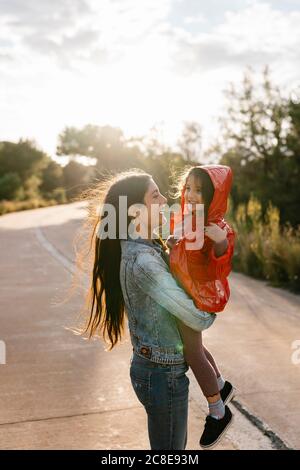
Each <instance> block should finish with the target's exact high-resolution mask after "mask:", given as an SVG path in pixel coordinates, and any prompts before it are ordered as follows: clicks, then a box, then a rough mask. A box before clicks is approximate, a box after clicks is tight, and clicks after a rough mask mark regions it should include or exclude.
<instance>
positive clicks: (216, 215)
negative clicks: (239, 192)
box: [181, 165, 232, 223]
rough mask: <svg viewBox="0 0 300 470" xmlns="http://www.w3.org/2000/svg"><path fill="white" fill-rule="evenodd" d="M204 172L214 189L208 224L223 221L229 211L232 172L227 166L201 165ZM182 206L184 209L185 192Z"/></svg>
mask: <svg viewBox="0 0 300 470" xmlns="http://www.w3.org/2000/svg"><path fill="white" fill-rule="evenodd" d="M199 168H201V169H202V170H203V171H205V172H206V173H208V175H209V177H210V179H211V181H212V184H213V187H214V196H213V199H212V201H211V203H210V206H209V210H208V216H207V223H210V222H214V221H217V220H219V219H222V218H223V217H224V215H225V214H226V211H227V200H228V196H229V193H230V189H231V184H232V170H231V168H230V167H229V166H225V165H201V166H199ZM181 196H182V197H181V205H182V208H183V207H184V190H183V191H182V195H181Z"/></svg>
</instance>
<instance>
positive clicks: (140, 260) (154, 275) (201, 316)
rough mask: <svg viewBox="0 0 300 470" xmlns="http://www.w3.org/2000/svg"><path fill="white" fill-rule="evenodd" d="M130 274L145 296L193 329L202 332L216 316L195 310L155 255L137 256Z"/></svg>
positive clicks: (162, 262)
mask: <svg viewBox="0 0 300 470" xmlns="http://www.w3.org/2000/svg"><path fill="white" fill-rule="evenodd" d="M133 274H134V277H135V282H136V284H137V286H138V287H139V288H140V289H141V290H142V291H143V292H144V293H145V294H146V295H149V296H150V297H152V298H153V299H154V300H155V301H156V302H157V303H158V304H159V305H161V306H162V307H164V308H165V309H166V310H167V311H168V312H170V313H171V314H172V315H174V316H175V317H177V318H178V319H179V320H181V321H182V322H183V323H184V324H185V325H187V326H189V327H190V328H192V329H193V330H195V331H202V330H205V329H206V328H208V327H209V326H210V325H211V324H212V323H213V322H214V320H215V318H216V315H215V314H214V313H207V312H203V311H201V310H198V309H197V308H196V307H195V305H194V302H193V300H192V299H191V298H190V297H189V296H188V295H187V294H186V292H185V291H184V290H183V289H181V287H179V286H178V284H177V282H176V281H175V279H174V278H173V276H172V274H171V273H170V271H169V269H168V267H167V265H166V263H165V262H164V261H163V259H162V258H161V257H160V256H159V255H156V256H155V255H152V254H151V253H149V252H145V253H140V254H139V255H138V256H137V258H136V260H135V262H134V264H133Z"/></svg>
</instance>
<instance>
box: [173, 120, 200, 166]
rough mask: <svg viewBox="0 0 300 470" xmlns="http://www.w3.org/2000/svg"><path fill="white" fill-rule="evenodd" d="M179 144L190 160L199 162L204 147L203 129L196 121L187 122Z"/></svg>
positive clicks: (186, 157)
mask: <svg viewBox="0 0 300 470" xmlns="http://www.w3.org/2000/svg"><path fill="white" fill-rule="evenodd" d="M178 146H179V148H180V150H181V152H182V154H183V156H184V158H185V159H186V160H187V161H188V162H197V161H198V162H199V161H200V159H201V149H202V129H201V126H200V124H199V123H197V122H195V121H190V122H185V125H184V129H183V131H182V135H181V137H180V138H179V139H178Z"/></svg>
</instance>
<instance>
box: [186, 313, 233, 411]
mask: <svg viewBox="0 0 300 470" xmlns="http://www.w3.org/2000/svg"><path fill="white" fill-rule="evenodd" d="M178 327H179V331H180V334H181V337H182V340H183V344H184V356H185V359H186V362H187V363H188V364H189V365H190V367H191V369H192V371H193V373H194V376H195V377H196V379H197V382H198V384H199V385H200V388H201V390H202V392H203V395H204V396H205V397H206V399H207V401H208V408H209V413H210V415H212V416H214V417H215V418H217V419H221V418H223V416H224V414H225V406H224V403H223V401H222V399H221V395H220V391H219V385H218V380H217V375H216V372H215V369H214V367H213V366H212V364H211V363H210V361H209V360H208V359H207V357H206V354H205V351H204V348H203V345H202V333H201V331H200V332H198V331H194V330H192V329H191V328H189V327H188V326H186V325H184V324H183V323H182V322H179V321H178Z"/></svg>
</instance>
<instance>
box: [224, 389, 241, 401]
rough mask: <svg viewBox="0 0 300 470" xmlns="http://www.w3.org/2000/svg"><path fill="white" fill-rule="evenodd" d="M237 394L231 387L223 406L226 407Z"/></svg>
mask: <svg viewBox="0 0 300 470" xmlns="http://www.w3.org/2000/svg"><path fill="white" fill-rule="evenodd" d="M237 393H238V390H237V389H236V388H235V387H232V390H231V392H230V393H229V395H228V397H227V398H226V400H225V401H224V405H227V404H228V403H229V402H230V401H231V400H233V398H234V397H235V396H236V394H237Z"/></svg>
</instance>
